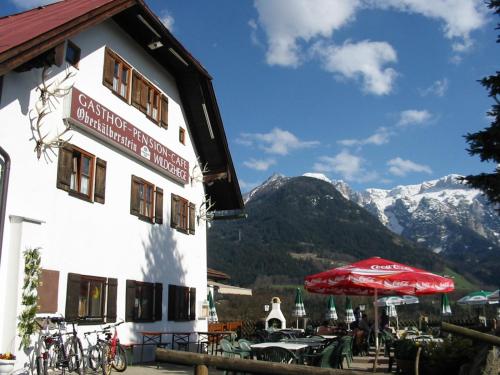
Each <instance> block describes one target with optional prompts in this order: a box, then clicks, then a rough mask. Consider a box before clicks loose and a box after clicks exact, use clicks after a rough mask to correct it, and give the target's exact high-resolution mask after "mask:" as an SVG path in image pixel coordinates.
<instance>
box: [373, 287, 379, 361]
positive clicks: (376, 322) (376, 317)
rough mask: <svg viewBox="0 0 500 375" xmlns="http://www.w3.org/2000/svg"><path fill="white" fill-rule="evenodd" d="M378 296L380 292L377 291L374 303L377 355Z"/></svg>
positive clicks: (376, 349) (376, 350) (376, 348)
mask: <svg viewBox="0 0 500 375" xmlns="http://www.w3.org/2000/svg"><path fill="white" fill-rule="evenodd" d="M377 295H378V291H377V289H375V294H374V296H375V299H374V301H373V309H374V310H375V312H374V317H375V353H377V352H378V311H377Z"/></svg>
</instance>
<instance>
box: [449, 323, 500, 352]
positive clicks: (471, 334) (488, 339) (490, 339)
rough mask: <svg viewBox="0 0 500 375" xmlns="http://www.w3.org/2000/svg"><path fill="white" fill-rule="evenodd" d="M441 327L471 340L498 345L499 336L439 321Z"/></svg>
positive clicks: (499, 342) (499, 341)
mask: <svg viewBox="0 0 500 375" xmlns="http://www.w3.org/2000/svg"><path fill="white" fill-rule="evenodd" d="M441 329H442V330H443V331H445V332H451V333H456V334H457V335H462V336H465V337H468V338H470V339H472V340H476V341H480V342H484V343H487V344H491V345H495V346H500V337H497V336H493V335H489V334H487V333H482V332H479V331H475V330H473V329H469V328H465V327H460V326H456V325H454V324H451V323H446V322H442V323H441Z"/></svg>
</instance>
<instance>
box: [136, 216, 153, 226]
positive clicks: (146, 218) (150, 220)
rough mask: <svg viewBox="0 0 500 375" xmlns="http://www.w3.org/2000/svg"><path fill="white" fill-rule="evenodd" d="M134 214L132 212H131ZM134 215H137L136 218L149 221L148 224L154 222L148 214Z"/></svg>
mask: <svg viewBox="0 0 500 375" xmlns="http://www.w3.org/2000/svg"><path fill="white" fill-rule="evenodd" d="M132 215H134V214H132ZM134 216H137V218H138V219H139V220H141V221H145V222H146V223H149V224H154V223H155V222H154V220H153V218H152V217H149V216H144V215H134Z"/></svg>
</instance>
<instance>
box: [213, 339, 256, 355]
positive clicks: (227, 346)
mask: <svg viewBox="0 0 500 375" xmlns="http://www.w3.org/2000/svg"><path fill="white" fill-rule="evenodd" d="M219 345H220V347H221V349H222V355H223V356H224V357H230V358H235V357H236V356H238V357H240V358H248V357H250V352H247V351H242V350H240V349H238V348H235V347H234V346H233V345H232V344H231V343H230V342H229V341H228V340H226V339H221V340H220V341H219Z"/></svg>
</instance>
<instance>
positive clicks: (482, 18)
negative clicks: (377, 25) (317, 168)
mask: <svg viewBox="0 0 500 375" xmlns="http://www.w3.org/2000/svg"><path fill="white" fill-rule="evenodd" d="M365 1H366V4H367V5H371V6H374V7H377V8H382V9H387V8H393V9H397V10H400V11H403V12H408V13H418V14H421V15H423V16H424V17H428V18H433V19H438V20H441V21H443V22H444V27H443V31H444V35H445V37H446V38H448V39H450V40H453V49H454V50H455V51H460V52H463V51H465V50H468V49H469V48H470V47H471V46H472V45H473V42H472V40H471V39H470V33H471V32H472V31H474V30H477V29H479V28H480V27H482V26H483V25H485V24H486V21H487V20H486V17H487V14H488V9H487V6H486V4H485V2H484V1H483V0H432V1H429V0H365Z"/></svg>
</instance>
